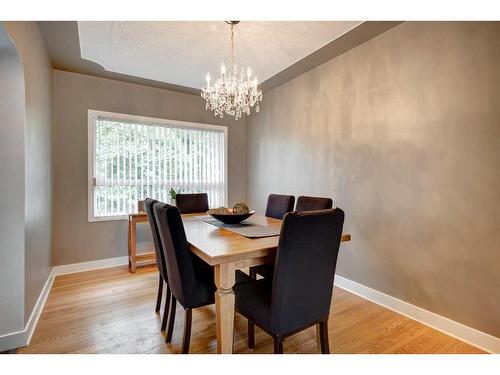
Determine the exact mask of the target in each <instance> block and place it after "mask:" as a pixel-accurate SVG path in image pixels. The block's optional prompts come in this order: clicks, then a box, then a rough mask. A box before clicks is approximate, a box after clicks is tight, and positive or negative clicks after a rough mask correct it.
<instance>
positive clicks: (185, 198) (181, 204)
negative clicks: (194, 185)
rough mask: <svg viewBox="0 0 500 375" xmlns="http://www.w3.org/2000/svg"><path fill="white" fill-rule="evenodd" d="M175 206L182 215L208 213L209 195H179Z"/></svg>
mask: <svg viewBox="0 0 500 375" xmlns="http://www.w3.org/2000/svg"><path fill="white" fill-rule="evenodd" d="M175 205H176V206H177V208H178V209H179V211H180V212H181V214H192V213H199V212H207V211H208V194H207V193H197V194H177V195H176V196H175Z"/></svg>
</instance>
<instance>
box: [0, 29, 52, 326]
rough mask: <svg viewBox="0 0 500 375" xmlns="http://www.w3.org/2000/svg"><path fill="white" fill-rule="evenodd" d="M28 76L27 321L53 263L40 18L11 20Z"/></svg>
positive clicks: (47, 93)
mask: <svg viewBox="0 0 500 375" xmlns="http://www.w3.org/2000/svg"><path fill="white" fill-rule="evenodd" d="M5 24H6V28H7V31H8V32H9V34H10V35H11V37H12V39H13V40H14V43H15V45H16V47H17V49H18V51H19V53H20V55H21V59H22V62H23V68H24V79H25V86H26V88H25V94H26V98H25V105H26V109H25V110H26V122H25V195H24V200H25V241H26V242H25V267H26V269H25V279H26V280H25V283H26V294H25V320H26V321H27V320H28V318H29V316H30V314H31V311H32V310H33V307H34V305H35V303H36V301H37V299H38V296H39V295H40V292H41V291H42V288H43V285H44V284H45V281H46V280H47V278H48V276H49V274H50V271H51V268H52V157H51V121H52V120H51V91H52V90H51V83H52V65H51V63H50V60H49V57H48V55H47V52H46V50H45V46H44V44H43V40H42V38H41V35H40V32H39V31H38V27H37V26H36V23H35V22H6V23H5Z"/></svg>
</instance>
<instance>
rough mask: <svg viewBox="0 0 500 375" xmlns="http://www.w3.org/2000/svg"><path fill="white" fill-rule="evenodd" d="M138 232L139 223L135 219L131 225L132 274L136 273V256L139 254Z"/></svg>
mask: <svg viewBox="0 0 500 375" xmlns="http://www.w3.org/2000/svg"><path fill="white" fill-rule="evenodd" d="M136 232H137V223H136V221H135V219H134V218H132V220H131V223H130V272H132V273H135V255H136V252H137V248H136V245H137V244H136Z"/></svg>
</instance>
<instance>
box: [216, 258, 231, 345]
mask: <svg viewBox="0 0 500 375" xmlns="http://www.w3.org/2000/svg"><path fill="white" fill-rule="evenodd" d="M214 268H215V270H214V271H215V285H216V286H217V291H216V292H215V313H216V317H217V318H216V327H217V353H223V354H232V353H233V338H234V337H233V333H234V292H233V286H234V282H235V275H234V272H235V271H234V268H233V266H232V264H219V265H216V266H215V267H214Z"/></svg>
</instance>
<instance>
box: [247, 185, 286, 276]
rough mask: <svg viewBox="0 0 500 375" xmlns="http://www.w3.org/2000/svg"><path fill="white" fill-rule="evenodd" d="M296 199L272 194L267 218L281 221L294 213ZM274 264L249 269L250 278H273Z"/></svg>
mask: <svg viewBox="0 0 500 375" xmlns="http://www.w3.org/2000/svg"><path fill="white" fill-rule="evenodd" d="M294 203H295V197H294V196H293V195H281V194H270V195H269V197H268V198H267V206H266V216H267V217H272V218H274V219H278V220H281V219H283V216H284V215H285V214H286V213H288V212H291V211H293V205H294ZM273 270H274V264H273V263H268V264H261V265H258V266H253V267H250V268H249V272H250V277H251V278H252V279H253V280H256V279H257V275H260V276H262V277H271V276H272V275H273Z"/></svg>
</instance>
